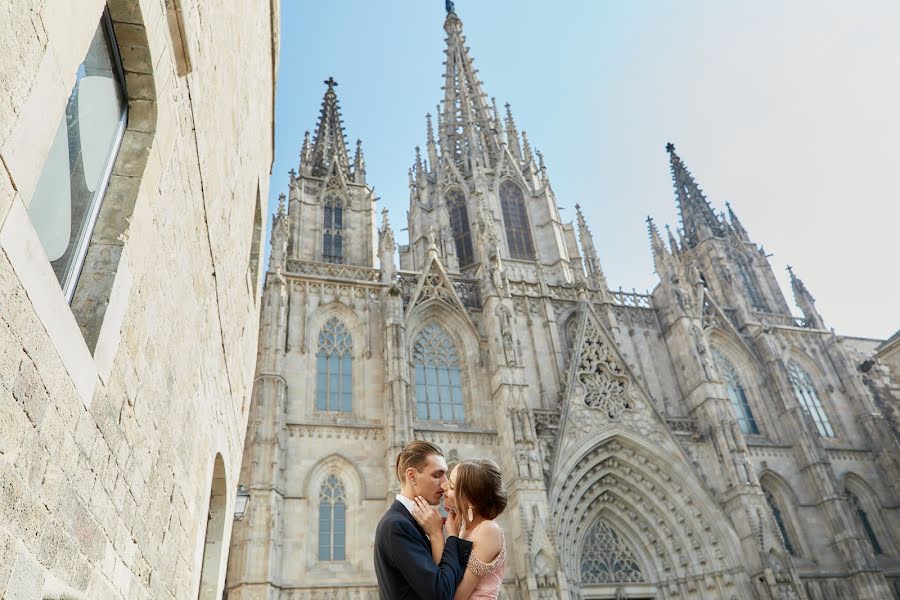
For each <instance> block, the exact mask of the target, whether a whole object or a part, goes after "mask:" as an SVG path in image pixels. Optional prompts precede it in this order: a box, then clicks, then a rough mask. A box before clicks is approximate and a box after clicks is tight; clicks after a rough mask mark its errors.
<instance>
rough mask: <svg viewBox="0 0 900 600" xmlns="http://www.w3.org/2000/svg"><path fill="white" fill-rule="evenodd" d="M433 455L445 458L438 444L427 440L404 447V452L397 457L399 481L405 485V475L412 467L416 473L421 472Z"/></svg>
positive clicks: (415, 441) (413, 442) (410, 443)
mask: <svg viewBox="0 0 900 600" xmlns="http://www.w3.org/2000/svg"><path fill="white" fill-rule="evenodd" d="M432 454H437V455H438V456H443V455H444V451H443V450H441V448H440V446H438V445H437V444H432V443H431V442H426V441H425V440H413V441H411V442H409V443H408V444H406V445H405V446H403V450H401V451H400V454H398V455H397V467H396V468H397V479H399V480H400V483H403V475H404V473H406V470H407V469H408V468H410V467H412V468H413V469H415V470H416V471H421V470H422V467H424V466H425V461H427V460H428V457H429V456H431V455H432Z"/></svg>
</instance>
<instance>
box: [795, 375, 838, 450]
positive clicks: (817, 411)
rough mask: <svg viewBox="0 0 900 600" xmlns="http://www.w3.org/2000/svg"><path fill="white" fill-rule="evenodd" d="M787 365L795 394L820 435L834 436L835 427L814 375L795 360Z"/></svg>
mask: <svg viewBox="0 0 900 600" xmlns="http://www.w3.org/2000/svg"><path fill="white" fill-rule="evenodd" d="M787 367H788V379H789V380H790V382H791V387H792V388H793V389H794V396H795V397H796V398H797V402H799V403H800V406H802V407H803V409H804V410H806V412H807V414H809V416H810V418H811V419H812V421H813V423H814V424H815V426H816V430H817V431H818V432H819V435H821V436H822V437H834V429H833V428H832V427H831V422H830V421H829V420H828V415H827V414H826V413H825V408H824V407H823V406H822V402H821V401H820V400H819V395H818V394H817V393H816V387H815V386H814V385H813V382H812V377H810V376H809V373H807V372H806V370H805V369H804V368H803V367H801V366H800V365H799V364H798V363H797V361H795V360H791V361H788V365H787Z"/></svg>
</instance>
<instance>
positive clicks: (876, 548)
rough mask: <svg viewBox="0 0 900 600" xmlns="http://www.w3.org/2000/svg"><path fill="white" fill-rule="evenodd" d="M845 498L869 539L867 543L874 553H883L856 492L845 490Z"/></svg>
mask: <svg viewBox="0 0 900 600" xmlns="http://www.w3.org/2000/svg"><path fill="white" fill-rule="evenodd" d="M847 499H848V500H849V501H850V506H852V507H853V510H854V512H856V517H857V519H858V520H859V524H860V526H862V529H863V533H865V534H866V538H867V539H868V540H869V544H870V545H871V546H872V551H873V552H874V553H875V554H876V555H881V554H884V550H882V548H881V544H879V543H878V538H877V537H876V536H875V529H874V528H873V527H872V523H871V522H870V521H869V515H867V514H866V509H865V508H863V505H862V502H860V501H859V498H858V497H857V496H856V494H854V493H853V492H851V491H850V490H847Z"/></svg>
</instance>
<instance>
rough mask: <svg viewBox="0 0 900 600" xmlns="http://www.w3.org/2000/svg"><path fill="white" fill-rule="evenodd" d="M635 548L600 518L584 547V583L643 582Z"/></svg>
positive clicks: (582, 553)
mask: <svg viewBox="0 0 900 600" xmlns="http://www.w3.org/2000/svg"><path fill="white" fill-rule="evenodd" d="M644 581H645V579H644V574H643V573H642V572H641V567H640V565H638V562H637V559H636V558H635V556H634V552H633V551H632V549H631V548H630V547H628V545H626V544H625V541H624V540H623V539H622V538H621V537H620V536H619V534H618V533H617V532H616V531H615V530H614V529H613V528H612V527H610V526H609V524H607V523H606V522H605V521H602V520H600V521H597V522H596V523H594V524H593V525H592V526H591V528H590V530H588V533H587V537H586V538H585V540H584V546H583V547H582V550H581V583H601V584H602V583H643V582H644Z"/></svg>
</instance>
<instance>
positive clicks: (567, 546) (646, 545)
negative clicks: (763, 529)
mask: <svg viewBox="0 0 900 600" xmlns="http://www.w3.org/2000/svg"><path fill="white" fill-rule="evenodd" d="M560 467H561V468H560V469H559V472H560V473H561V474H562V475H561V476H559V477H557V478H556V481H555V484H554V486H553V488H552V489H551V493H550V502H551V507H552V512H553V514H554V515H555V517H554V525H555V529H556V533H557V540H558V544H559V551H560V562H561V565H562V568H563V570H564V571H565V572H566V573H567V575H568V577H569V578H570V579H571V580H572V581H577V580H578V579H577V577H578V568H579V564H578V556H579V555H578V551H579V546H578V544H579V543H580V542H581V540H582V539H583V536H584V532H585V531H586V530H587V528H588V527H590V525H591V523H592V522H593V520H594V519H596V518H598V517H599V516H601V515H603V516H605V517H606V518H609V519H612V520H613V521H614V522H616V523H618V524H620V525H621V526H622V527H623V531H625V532H628V533H627V535H630V536H631V537H630V540H631V541H632V544H633V545H634V546H637V547H640V548H641V550H640V552H642V557H643V559H644V560H645V565H646V567H647V573H648V577H652V578H653V579H652V580H650V581H648V583H651V584H654V585H657V586H659V587H660V588H663V589H667V590H668V593H670V594H673V595H674V594H676V593H681V592H680V591H679V590H680V588H679V585H681V584H680V583H679V582H688V585H689V587H690V585H694V586H700V585H708V583H707V582H710V581H711V582H714V585H715V586H716V587H718V588H719V593H720V594H721V595H722V596H723V597H731V595H735V597H737V598H744V597H747V593H748V589H747V587H746V586H747V585H749V581H748V580H747V576H746V573H745V572H744V571H743V568H742V566H741V561H740V559H739V557H738V556H737V555H736V554H735V549H736V548H738V547H739V541H738V539H737V535H736V534H735V532H734V530H733V529H732V528H731V527H729V526H728V519H727V518H725V517H724V515H722V514H721V510H720V509H719V508H718V506H717V505H716V504H715V503H714V502H713V501H712V499H710V498H708V497H707V496H705V495H704V494H703V493H702V492H700V491H699V490H701V489H702V487H701V486H700V485H699V484H698V485H692V483H691V482H695V481H696V477H695V476H694V475H693V474H692V472H691V471H690V470H689V469H688V468H687V467H686V466H685V465H684V464H682V463H681V462H677V461H674V460H672V459H671V457H670V456H667V455H665V454H662V453H660V452H659V451H658V450H657V449H655V448H652V447H650V446H648V445H647V444H646V443H645V442H643V441H642V440H641V439H639V438H637V437H635V436H633V435H632V434H630V433H628V432H626V431H623V430H622V429H621V428H618V427H617V428H614V429H613V431H612V432H611V433H610V434H609V435H608V436H605V437H604V439H603V440H602V441H600V442H599V443H598V442H597V441H596V438H595V439H594V440H588V441H587V442H586V443H585V444H582V446H581V447H580V448H576V449H575V450H573V451H572V452H570V454H569V458H568V459H566V460H564V461H563V463H562V464H561V465H560ZM690 582H694V583H693V584H691V583H690Z"/></svg>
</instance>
